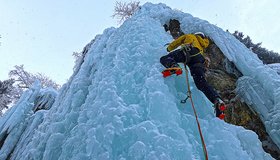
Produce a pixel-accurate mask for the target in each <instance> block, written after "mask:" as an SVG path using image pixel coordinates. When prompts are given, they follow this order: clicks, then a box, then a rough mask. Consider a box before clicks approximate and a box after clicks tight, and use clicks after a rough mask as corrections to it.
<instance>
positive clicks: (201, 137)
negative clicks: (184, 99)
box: [184, 63, 208, 160]
mask: <svg viewBox="0 0 280 160" xmlns="http://www.w3.org/2000/svg"><path fill="white" fill-rule="evenodd" d="M184 66H185V71H186V78H187V85H188V93H187V94H188V96H189V98H190V100H191V104H192V108H193V112H194V115H195V118H196V123H197V127H198V131H199V134H200V139H201V143H202V147H203V152H204V156H205V159H206V160H208V153H207V149H206V145H205V142H204V138H203V135H202V131H201V128H200V124H199V121H198V116H197V113H196V110H195V107H194V103H193V99H192V94H191V89H190V83H189V77H188V69H187V66H186V63H184Z"/></svg>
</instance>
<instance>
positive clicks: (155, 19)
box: [0, 3, 280, 160]
mask: <svg viewBox="0 0 280 160" xmlns="http://www.w3.org/2000/svg"><path fill="white" fill-rule="evenodd" d="M170 18H176V19H179V20H180V21H181V22H182V28H183V30H184V32H186V33H190V32H195V31H203V32H205V33H206V35H208V36H210V37H211V38H212V39H213V40H214V41H215V43H216V44H217V45H218V46H219V47H220V49H221V50H222V51H223V52H224V53H225V55H226V56H227V57H228V59H229V60H230V61H232V62H233V63H235V64H236V66H237V68H238V69H239V70H240V71H241V72H242V73H243V75H244V76H247V77H251V78H254V80H255V82H256V84H258V86H260V87H262V88H263V92H265V93H268V92H269V91H271V93H268V94H267V97H268V98H270V100H271V101H272V103H273V104H274V106H272V107H271V108H273V109H274V110H273V111H275V112H276V114H277V110H276V109H277V107H276V106H277V104H276V102H278V101H276V100H277V98H280V97H279V96H278V95H279V94H278V93H279V90H278V91H277V88H275V87H277V86H278V83H276V82H277V81H276V80H277V78H278V79H279V77H274V76H275V75H274V73H276V72H270V70H269V68H267V67H265V66H263V64H262V63H261V62H260V61H259V60H258V59H257V58H256V56H254V55H253V54H249V50H248V49H246V48H245V46H243V45H242V44H241V43H240V42H238V41H237V40H236V39H235V38H234V37H233V36H231V35H230V34H229V33H227V32H224V31H223V30H222V29H220V28H218V27H216V26H214V25H212V24H210V23H208V22H207V21H204V20H200V19H198V18H195V17H192V16H191V15H189V14H186V13H183V12H180V11H175V10H171V9H170V8H169V7H167V6H166V5H164V4H157V5H155V4H151V3H146V4H145V5H144V6H142V7H141V10H139V11H138V12H137V13H136V14H135V15H134V16H133V17H132V18H130V19H128V20H127V21H125V22H124V23H123V24H122V25H121V26H120V27H119V28H108V29H106V30H105V31H104V33H103V34H102V35H99V36H97V37H96V38H95V40H94V41H92V42H91V44H90V45H89V46H88V47H90V48H89V49H88V53H87V54H86V55H85V57H84V61H81V62H80V63H79V65H78V66H76V69H75V72H74V74H73V75H72V77H71V78H70V79H69V81H68V82H67V83H66V84H65V85H64V86H63V87H62V89H61V90H60V91H59V94H58V95H57V97H56V99H55V101H54V103H53V104H51V105H49V106H50V107H47V108H48V109H49V110H47V111H46V110H44V111H41V110H39V111H37V112H35V113H34V112H31V111H32V109H33V108H34V106H36V104H34V102H35V100H36V97H37V98H38V97H42V96H40V95H41V94H40V86H39V85H38V84H37V85H36V84H35V86H34V87H33V88H32V89H31V90H29V91H27V92H26V93H25V94H24V95H23V97H22V98H21V100H20V101H19V102H18V104H17V105H16V106H14V107H13V108H12V109H11V110H10V111H9V112H7V114H6V115H5V116H4V117H3V118H1V121H0V129H1V134H0V139H1V140H3V136H4V133H3V132H5V131H7V132H6V133H7V134H8V136H7V138H6V140H5V142H4V144H3V146H2V147H1V151H0V157H1V159H6V158H7V157H8V156H9V158H10V159H42V160H49V159H83V160H86V159H102V160H105V159H121V160H124V159H153V160H156V159H159V160H162V159H204V155H203V150H202V145H201V141H200V137H199V133H198V129H197V125H196V120H195V117H194V115H193V110H192V107H191V104H190V102H189V101H188V102H187V103H186V104H181V103H180V100H182V99H184V98H185V96H186V91H187V87H186V79H185V77H186V75H185V73H184V74H183V75H182V76H178V77H176V76H174V77H170V78H166V79H164V78H162V75H161V73H160V71H161V70H162V69H163V66H161V64H160V63H159V58H160V57H161V56H162V55H164V54H166V49H165V47H164V44H166V43H168V42H170V41H172V37H171V36H170V35H169V34H168V33H166V32H165V31H164V28H163V27H162V26H163V24H165V23H166V22H168V21H169V19H170ZM268 71H269V72H268ZM257 73H258V74H261V75H263V76H266V78H267V80H270V81H271V83H264V82H265V78H262V76H259V75H258V74H257ZM189 77H190V75H189ZM274 82H275V83H274ZM190 83H191V91H192V95H193V100H194V102H195V106H196V110H197V113H198V116H199V121H200V125H201V129H202V132H203V135H204V139H205V143H206V146H207V150H208V154H209V159H211V160H212V159H213V160H219V159H228V160H235V159H252V160H253V159H254V160H255V159H272V157H271V156H270V155H268V154H267V153H265V152H264V151H263V149H262V147H261V142H260V141H259V140H258V138H257V135H256V134H255V133H254V132H252V131H249V130H245V129H244V128H242V127H238V126H234V125H230V124H227V123H225V122H223V121H221V120H219V119H217V118H216V117H215V116H214V113H213V109H212V107H211V106H212V104H211V102H209V101H208V100H207V98H206V97H205V96H204V95H203V93H202V92H200V91H199V90H197V88H196V87H195V85H194V82H193V80H192V78H191V79H190ZM241 88H242V87H241ZM278 89H279V87H278ZM48 93H49V94H47V96H43V97H52V96H51V95H55V94H53V92H51V91H50V92H48ZM256 94H258V93H256ZM48 95H49V96H48ZM271 97H272V98H271ZM43 99H44V98H43ZM50 101H53V98H51V99H50ZM40 102H44V104H48V103H47V102H48V101H40ZM278 106H279V105H278ZM262 112H265V111H261V113H262ZM276 114H275V115H276ZM278 117H280V116H278ZM276 118H277V117H276ZM278 122H279V121H278ZM276 124H277V123H276ZM16 126H17V128H19V129H18V130H15V129H13V128H15V127H16ZM18 126H19V127H18ZM275 127H278V126H277V125H276V126H275ZM272 128H273V127H272ZM278 128H279V127H278ZM273 129H274V130H273V133H275V135H277V134H278V135H279V133H278V132H277V130H275V129H276V128H273ZM12 151H13V152H12ZM11 152H12V154H10V155H7V154H9V153H11Z"/></svg>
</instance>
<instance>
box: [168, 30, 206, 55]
mask: <svg viewBox="0 0 280 160" xmlns="http://www.w3.org/2000/svg"><path fill="white" fill-rule="evenodd" d="M180 45H191V46H192V47H196V48H198V49H199V51H200V52H203V50H204V49H205V48H207V47H208V45H209V40H208V39H207V38H204V39H203V38H201V37H200V36H196V35H194V34H185V35H182V36H180V37H179V38H177V39H176V40H174V41H173V42H172V43H170V44H169V46H168V47H167V51H169V52H170V51H172V50H174V49H176V48H177V47H179V46H180Z"/></svg>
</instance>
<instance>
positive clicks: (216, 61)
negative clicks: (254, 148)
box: [206, 42, 280, 159]
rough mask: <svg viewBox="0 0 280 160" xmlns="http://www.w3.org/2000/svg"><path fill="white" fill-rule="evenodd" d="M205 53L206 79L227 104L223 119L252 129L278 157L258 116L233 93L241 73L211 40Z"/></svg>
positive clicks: (279, 152) (277, 150)
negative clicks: (207, 67)
mask: <svg viewBox="0 0 280 160" xmlns="http://www.w3.org/2000/svg"><path fill="white" fill-rule="evenodd" d="M207 53H208V54H207V55H208V56H209V58H210V60H211V63H210V67H209V70H208V72H207V73H206V77H207V81H208V82H209V84H211V85H212V86H213V87H214V88H215V89H216V90H217V91H218V93H219V94H220V95H221V97H222V98H223V100H224V101H225V102H226V104H227V106H228V108H227V110H226V117H225V121H226V122H227V123H231V124H234V125H238V126H243V127H244V128H246V129H250V130H253V131H254V132H255V133H256V134H257V135H258V136H259V139H260V140H261V141H262V145H263V148H264V150H265V151H266V152H268V153H270V154H271V155H272V156H273V157H274V158H276V159H280V150H279V148H278V147H277V146H276V145H275V144H274V142H273V141H272V140H271V138H270V137H269V136H268V134H267V132H266V130H265V127H264V125H263V123H262V121H261V119H260V118H259V116H258V115H257V114H256V113H255V112H254V111H252V110H251V109H250V108H249V107H248V106H247V104H246V103H243V102H242V101H241V100H240V98H239V97H238V95H236V93H235V88H236V81H237V79H238V78H239V77H240V76H242V74H241V73H240V72H239V71H238V70H237V69H236V68H235V67H234V65H233V64H231V63H230V62H229V61H228V60H227V59H226V58H225V56H224V55H223V53H222V52H221V51H220V49H219V48H218V47H217V46H216V45H215V44H214V43H213V42H212V43H211V44H210V46H209V47H208V50H207Z"/></svg>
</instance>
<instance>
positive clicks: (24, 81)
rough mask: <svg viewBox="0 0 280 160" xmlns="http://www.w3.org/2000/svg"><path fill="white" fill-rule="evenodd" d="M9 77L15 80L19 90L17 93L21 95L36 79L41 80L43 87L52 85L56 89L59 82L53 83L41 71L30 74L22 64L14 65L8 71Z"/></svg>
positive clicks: (58, 86)
mask: <svg viewBox="0 0 280 160" xmlns="http://www.w3.org/2000/svg"><path fill="white" fill-rule="evenodd" d="M9 77H10V78H12V79H14V80H15V85H16V88H18V89H19V90H21V91H18V92H19V93H18V94H19V95H21V93H22V92H23V91H24V90H26V89H28V88H30V87H31V86H32V84H33V83H34V81H35V80H36V79H38V80H39V81H41V84H42V87H43V88H45V87H52V88H54V89H56V90H58V89H59V88H60V85H59V84H57V83H55V82H54V81H53V80H51V79H50V78H49V77H47V76H45V75H44V74H42V73H37V74H32V73H29V72H27V71H25V70H24V66H23V65H19V66H17V65H16V66H15V69H14V70H11V71H10V73H9ZM20 92H21V93H20Z"/></svg>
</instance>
